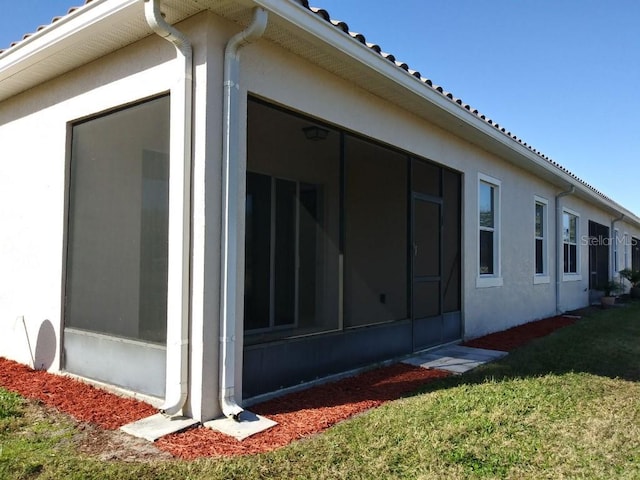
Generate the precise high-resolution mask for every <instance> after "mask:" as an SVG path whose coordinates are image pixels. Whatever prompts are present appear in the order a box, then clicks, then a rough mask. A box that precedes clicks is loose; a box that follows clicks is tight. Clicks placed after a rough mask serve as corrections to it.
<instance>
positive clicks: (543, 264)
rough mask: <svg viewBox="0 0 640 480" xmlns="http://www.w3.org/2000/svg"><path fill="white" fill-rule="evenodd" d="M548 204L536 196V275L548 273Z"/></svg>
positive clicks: (540, 275)
mask: <svg viewBox="0 0 640 480" xmlns="http://www.w3.org/2000/svg"><path fill="white" fill-rule="evenodd" d="M547 205H548V202H547V201H546V200H545V199H543V198H539V197H535V220H534V241H535V260H536V263H535V272H536V276H539V277H542V276H545V275H547V274H548V271H547Z"/></svg>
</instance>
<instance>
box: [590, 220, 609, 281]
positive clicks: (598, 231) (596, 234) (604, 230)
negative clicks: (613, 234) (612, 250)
mask: <svg viewBox="0 0 640 480" xmlns="http://www.w3.org/2000/svg"><path fill="white" fill-rule="evenodd" d="M609 241H610V239H609V227H606V226H605V225H600V224H599V223H596V222H592V221H589V273H590V275H589V288H590V289H591V290H601V289H602V286H603V285H604V284H606V283H607V281H608V280H609Z"/></svg>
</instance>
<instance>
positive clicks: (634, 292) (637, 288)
mask: <svg viewBox="0 0 640 480" xmlns="http://www.w3.org/2000/svg"><path fill="white" fill-rule="evenodd" d="M618 273H619V274H620V276H621V277H622V278H624V279H626V280H628V281H629V283H630V284H631V291H630V292H629V294H630V295H631V298H640V271H638V270H631V269H630V268H625V269H624V270H620V271H619V272H618Z"/></svg>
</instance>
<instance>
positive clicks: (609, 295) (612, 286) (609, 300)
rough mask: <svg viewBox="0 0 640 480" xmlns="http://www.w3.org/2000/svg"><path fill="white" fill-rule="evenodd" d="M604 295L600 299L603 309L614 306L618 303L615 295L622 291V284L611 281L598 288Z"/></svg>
mask: <svg viewBox="0 0 640 480" xmlns="http://www.w3.org/2000/svg"><path fill="white" fill-rule="evenodd" d="M598 290H602V291H603V292H604V295H603V296H602V297H600V303H601V304H602V306H603V307H608V306H612V305H614V304H615V303H616V297H615V294H616V293H617V292H619V291H620V284H619V283H618V282H615V281H613V280H609V281H607V282H605V283H603V284H602V285H600V286H599V287H598Z"/></svg>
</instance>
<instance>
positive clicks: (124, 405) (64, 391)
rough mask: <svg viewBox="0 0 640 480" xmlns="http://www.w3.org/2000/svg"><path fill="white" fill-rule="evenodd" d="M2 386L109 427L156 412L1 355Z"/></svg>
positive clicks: (0, 376)
mask: <svg viewBox="0 0 640 480" xmlns="http://www.w3.org/2000/svg"><path fill="white" fill-rule="evenodd" d="M0 385H2V386H3V387H5V388H6V389H7V390H12V391H14V392H16V393H19V394H20V395H22V396H23V397H26V398H31V399H34V400H39V401H41V402H42V403H45V404H46V405H49V406H52V407H56V408H57V409H58V410H61V411H63V412H65V413H68V414H69V415H71V416H72V417H74V418H76V419H77V420H80V421H82V422H89V423H93V424H95V425H98V426H99V427H102V428H104V429H107V430H115V429H117V428H120V427H121V426H122V425H126V424H127V423H131V422H135V421H136V420H140V419H141V418H145V417H148V416H149V415H153V414H155V413H157V410H156V409H155V408H153V407H152V406H151V405H149V404H147V403H144V402H141V401H139V400H135V399H132V398H124V397H120V396H118V395H114V394H113V393H109V392H106V391H104V390H101V389H99V388H96V387H93V386H92V385H88V384H86V383H83V382H80V381H78V380H75V379H73V378H69V377H64V376H61V375H53V374H51V373H47V372H45V371H43V370H32V369H31V368H29V367H27V366H26V365H22V364H20V363H17V362H14V361H12V360H7V359H5V358H2V357H0Z"/></svg>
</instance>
